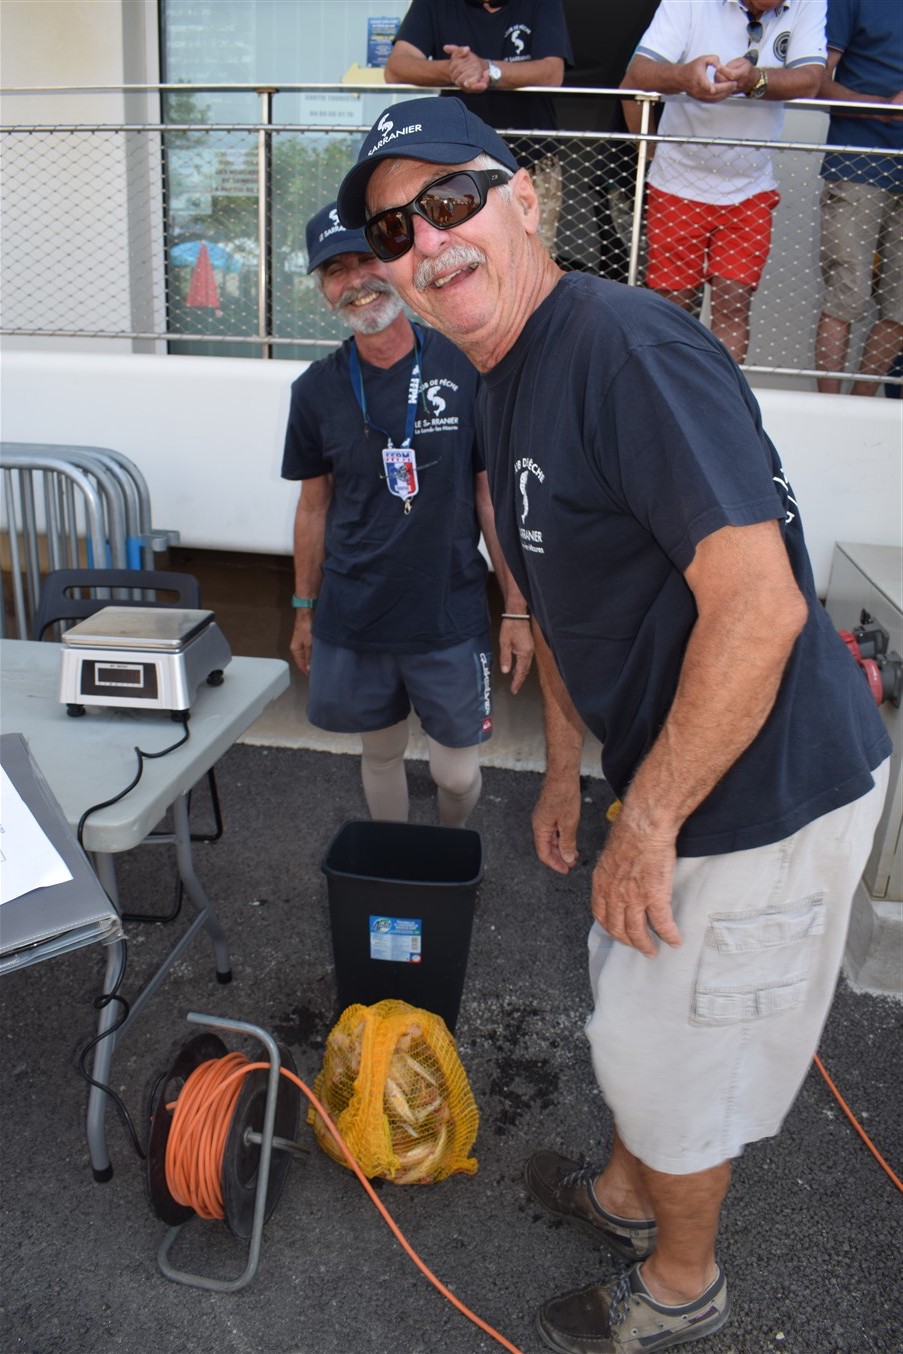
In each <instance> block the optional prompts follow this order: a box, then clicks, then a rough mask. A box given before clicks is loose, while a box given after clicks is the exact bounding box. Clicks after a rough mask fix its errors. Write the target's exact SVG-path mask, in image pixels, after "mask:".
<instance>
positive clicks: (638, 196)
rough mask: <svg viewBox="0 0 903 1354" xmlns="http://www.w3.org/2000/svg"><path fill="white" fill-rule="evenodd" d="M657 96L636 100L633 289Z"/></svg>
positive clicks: (630, 278) (629, 268) (629, 277)
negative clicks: (637, 133)
mask: <svg viewBox="0 0 903 1354" xmlns="http://www.w3.org/2000/svg"><path fill="white" fill-rule="evenodd" d="M658 98H659V96H658V95H657V94H642V95H640V96H639V98H638V99H637V103H638V104H639V105H640V140H639V141H638V142H637V157H636V182H635V184H634V197H633V223H632V225H631V228H630V262H629V263H628V265H627V285H628V287H635V286H636V284H637V274H638V273H639V270H640V235H641V233H642V225H643V184H644V182H645V179H646V163H647V161H648V158H649V155H648V147H649V142H648V141H646V139H645V138H646V137H647V136H648V135H649V124H650V123H651V121H652V105H653V104H654V103H658Z"/></svg>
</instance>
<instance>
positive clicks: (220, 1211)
mask: <svg viewBox="0 0 903 1354" xmlns="http://www.w3.org/2000/svg"><path fill="white" fill-rule="evenodd" d="M814 1061H815V1065H816V1067H817V1068H818V1070H819V1072H820V1073H821V1074H822V1076H823V1077H824V1079H825V1081H826V1082H827V1084H828V1086H829V1087H830V1089H831V1091H832V1093H833V1095H834V1096H835V1098H836V1099H837V1101H838V1103H839V1105H840V1107H841V1109H842V1110H843V1112H844V1114H845V1115H846V1116H847V1118H848V1119H849V1121H850V1123H851V1124H852V1125H853V1127H854V1128H855V1130H856V1132H857V1133H858V1134H859V1136H860V1137H861V1138H862V1140H863V1142H864V1143H865V1145H866V1147H868V1149H869V1151H870V1152H871V1153H872V1155H873V1156H874V1157H875V1158H876V1160H877V1161H878V1163H879V1164H880V1166H881V1167H882V1169H883V1170H884V1171H885V1172H886V1173H887V1175H888V1176H889V1177H890V1179H891V1180H892V1181H893V1183H894V1184H895V1185H896V1187H897V1189H898V1190H901V1191H903V1181H900V1179H899V1178H898V1177H897V1176H896V1175H895V1174H894V1172H893V1171H892V1170H891V1168H890V1166H889V1165H888V1164H887V1162H886V1161H885V1160H884V1158H883V1157H882V1156H881V1154H880V1152H879V1151H878V1150H877V1148H876V1147H875V1146H874V1144H873V1143H872V1141H871V1139H870V1138H869V1137H868V1135H867V1134H866V1132H865V1131H864V1129H862V1128H861V1126H860V1125H859V1123H858V1122H857V1120H856V1118H855V1116H854V1115H853V1112H852V1111H851V1110H850V1108H849V1106H848V1105H847V1103H846V1101H845V1100H844V1099H843V1096H842V1095H841V1094H840V1092H839V1091H838V1089H837V1087H836V1086H835V1084H834V1082H833V1081H832V1080H831V1078H830V1076H829V1075H828V1073H827V1071H826V1070H825V1066H824V1064H823V1062H822V1061H821V1059H820V1058H819V1057H818V1055H817V1054H816V1055H815V1059H814ZM269 1066H270V1065H269V1063H261V1062H258V1063H252V1062H249V1061H248V1059H247V1058H246V1057H245V1055H244V1054H243V1053H227V1054H226V1055H225V1056H224V1057H222V1058H219V1059H214V1060H213V1061H211V1062H206V1063H202V1064H201V1066H200V1067H198V1068H196V1069H195V1071H194V1072H192V1074H191V1076H190V1077H189V1078H188V1079H187V1081H186V1082H185V1084H184V1086H183V1087H182V1090H181V1092H180V1094H179V1097H178V1099H177V1100H176V1101H174V1102H173V1103H172V1104H169V1105H167V1109H169V1110H171V1111H172V1123H171V1125H170V1130H169V1137H168V1140H167V1144H166V1161H165V1168H166V1184H167V1187H168V1189H169V1192H170V1194H171V1195H172V1197H173V1198H174V1199H175V1200H176V1201H177V1202H178V1203H180V1204H183V1205H185V1206H187V1207H189V1208H193V1209H194V1211H195V1212H196V1213H197V1214H198V1215H199V1216H200V1217H202V1218H208V1219H222V1218H224V1217H225V1208H224V1204H223V1194H222V1162H223V1153H224V1151H225V1146H226V1138H227V1137H228V1134H229V1129H230V1126H231V1123H232V1115H233V1112H234V1109H235V1104H236V1101H237V1100H238V1097H239V1095H240V1094H241V1085H242V1081H243V1080H244V1078H245V1077H246V1076H247V1075H248V1073H249V1072H254V1071H257V1070H260V1071H269ZM281 1070H282V1075H283V1076H284V1077H287V1078H288V1080H289V1081H292V1082H294V1084H295V1085H296V1086H297V1087H298V1089H299V1090H300V1091H301V1092H302V1093H303V1094H304V1095H306V1096H307V1099H308V1100H309V1101H310V1103H311V1104H312V1105H313V1107H314V1109H315V1110H316V1111H317V1113H318V1114H319V1115H320V1117H321V1119H322V1120H323V1123H324V1124H325V1125H326V1127H327V1128H328V1129H329V1132H330V1133H331V1134H332V1136H333V1138H334V1139H335V1141H336V1143H337V1144H338V1146H339V1148H340V1150H341V1152H342V1154H343V1156H344V1157H345V1159H346V1161H347V1162H348V1165H349V1166H350V1167H351V1169H352V1170H353V1171H354V1173H355V1175H356V1176H357V1178H358V1180H359V1181H360V1182H361V1184H362V1185H363V1187H364V1189H365V1190H366V1191H367V1194H368V1195H369V1197H370V1200H371V1202H372V1203H373V1205H374V1206H375V1207H376V1208H377V1210H378V1211H379V1213H380V1214H381V1216H382V1218H383V1221H384V1222H385V1223H386V1226H387V1227H388V1228H389V1230H390V1231H391V1232H392V1235H393V1236H394V1237H395V1239H396V1240H397V1241H398V1243H399V1245H400V1246H401V1248H402V1250H404V1252H405V1254H406V1255H408V1256H409V1258H410V1259H411V1260H413V1262H414V1264H415V1265H416V1266H417V1268H418V1269H419V1270H420V1271H421V1273H422V1274H424V1275H425V1276H426V1278H427V1279H429V1281H430V1283H431V1284H433V1285H434V1286H435V1287H436V1288H437V1289H438V1290H439V1292H440V1293H441V1294H442V1296H443V1297H445V1298H447V1299H448V1301H449V1302H450V1303H451V1304H452V1305H453V1306H454V1307H457V1309H458V1311H459V1312H461V1313H462V1314H463V1315H464V1316H466V1317H467V1319H468V1320H469V1321H472V1322H473V1323H474V1325H476V1326H479V1328H480V1330H483V1331H485V1332H486V1334H487V1335H490V1336H491V1337H492V1339H493V1340H497V1341H498V1343H499V1344H500V1345H502V1346H503V1348H505V1349H507V1350H508V1351H509V1354H521V1351H520V1350H519V1349H518V1348H517V1346H516V1345H513V1344H511V1342H510V1341H509V1340H506V1339H505V1337H504V1336H503V1335H500V1334H499V1332H498V1331H497V1330H494V1329H493V1328H492V1326H490V1325H489V1324H488V1322H486V1321H483V1319H482V1318H481V1317H479V1316H477V1315H476V1313H475V1312H472V1311H471V1310H470V1308H469V1307H466V1306H465V1305H464V1303H463V1302H461V1301H460V1299H459V1298H456V1297H455V1295H454V1293H452V1292H450V1291H449V1289H448V1288H446V1287H445V1284H443V1283H442V1281H441V1280H440V1279H438V1278H437V1277H436V1275H435V1274H434V1273H433V1272H432V1270H431V1269H429V1267H428V1266H427V1265H426V1264H425V1263H424V1262H423V1260H421V1258H420V1256H419V1255H418V1254H417V1252H416V1251H415V1250H414V1248H413V1246H411V1245H410V1243H409V1242H408V1241H407V1239H406V1238H405V1236H404V1235H403V1233H402V1231H401V1229H400V1228H399V1226H398V1224H397V1223H396V1222H395V1220H394V1219H393V1218H392V1216H391V1214H390V1213H389V1211H388V1209H387V1208H386V1207H385V1205H384V1204H383V1203H382V1202H381V1200H380V1199H379V1198H378V1197H377V1195H376V1192H375V1191H374V1189H373V1187H372V1185H371V1184H370V1181H369V1180H368V1179H367V1177H366V1176H365V1175H364V1173H363V1171H362V1170H361V1168H360V1166H359V1165H358V1164H357V1162H356V1161H355V1159H354V1157H353V1156H352V1155H351V1152H350V1151H349V1150H348V1148H347V1147H346V1146H345V1143H344V1142H343V1140H342V1136H341V1134H340V1133H339V1131H338V1129H337V1128H336V1126H335V1124H334V1123H333V1122H332V1120H331V1119H330V1117H329V1115H328V1113H327V1112H326V1109H325V1108H324V1107H323V1105H321V1103H320V1101H319V1100H318V1099H317V1097H316V1096H315V1095H314V1093H313V1091H312V1090H311V1089H310V1088H309V1087H308V1086H306V1085H305V1084H304V1082H303V1081H302V1080H301V1079H300V1077H296V1076H295V1074H294V1073H293V1072H289V1071H288V1070H287V1069H286V1068H284V1067H283V1068H282V1069H281Z"/></svg>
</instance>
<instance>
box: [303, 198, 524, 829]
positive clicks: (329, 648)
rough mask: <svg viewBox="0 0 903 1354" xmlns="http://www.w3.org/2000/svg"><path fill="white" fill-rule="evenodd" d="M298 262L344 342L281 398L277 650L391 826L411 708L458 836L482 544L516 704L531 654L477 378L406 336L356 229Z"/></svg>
mask: <svg viewBox="0 0 903 1354" xmlns="http://www.w3.org/2000/svg"><path fill="white" fill-rule="evenodd" d="M307 251H308V272H311V273H314V274H315V275H316V277H317V280H318V282H319V285H320V288H321V290H322V293H323V298H324V300H325V302H326V304H327V306H328V307H329V309H330V310H332V311H334V312H335V313H336V314H337V315H338V316H340V317H341V319H343V320H344V321H345V322H346V323H347V324H348V326H349V328H350V329H351V330H352V334H351V337H349V338H347V339H346V340H345V342H344V343H343V344H342V346H341V347H340V348H339V349H338V350H337V351H336V352H334V353H332V354H330V355H329V356H328V357H325V358H322V359H321V360H320V361H318V362H314V363H313V364H312V365H311V366H310V367H308V368H307V370H306V371H305V372H304V373H303V374H302V375H301V376H299V377H298V379H297V380H296V381H295V383H294V385H293V386H292V400H291V410H290V413H289V420H288V429H287V432H286V439H285V452H284V456H283V462H282V474H283V477H284V478H285V479H289V480H300V481H301V482H302V488H301V495H300V498H299V501H298V508H297V511H296V514H295V533H294V554H295V594H294V596H293V598H292V604H293V607H294V610H295V624H294V632H293V635H292V640H291V652H292V656H293V658H294V660H295V662H296V663H297V665H298V667H299V668H300V669H301V671H302V672H303V673H305V674H306V675H308V677H309V679H310V684H309V704H308V716H309V718H310V721H311V723H312V724H314V725H316V726H317V727H319V728H323V729H328V730H331V731H332V732H336V733H358V734H360V736H361V746H362V762H361V771H362V778H363V785H364V795H365V798H366V800H367V807H368V808H369V810H370V815H371V817H373V818H375V819H385V820H389V821H400V822H403V821H405V820H406V819H407V816H408V787H407V777H406V774H405V768H404V753H405V748H406V746H407V743H408V714H409V711H410V709H411V706H413V707H414V709H415V711H416V712H417V715H418V716H419V718H420V721H421V724H422V726H423V729H424V733H425V734H426V739H427V746H428V750H429V764H430V774H431V775H432V778H433V780H434V782H435V783H436V786H437V788H438V801H439V816H440V819H441V821H442V822H443V823H444V824H445V825H446V826H449V827H462V826H463V825H464V822H465V821H466V819H467V817H468V814H469V813H470V812H471V810H472V809H473V807H474V805H475V804H476V802H477V798H478V796H479V793H480V784H481V776H480V765H479V759H478V753H479V745H480V744H481V743H482V742H484V741H485V740H486V739H487V738H489V737H490V736H491V732H492V700H491V686H490V672H491V667H492V645H491V641H490V637H489V611H488V606H487V600H486V573H487V571H486V565H485V562H484V560H483V557H482V555H481V554H480V550H479V536H480V530H481V529H482V531H483V534H484V539H485V541H486V546H487V549H488V551H489V554H490V557H491V559H492V562H493V565H494V567H495V569H496V571H497V578H498V582H499V586H500V588H501V592H502V603H503V612H504V617H503V620H502V626H501V633H500V636H499V647H500V659H501V668H502V672H504V673H508V672H511V673H512V680H511V689H512V691H514V692H516V691H517V690H519V688H520V686H521V685H522V683H523V681H524V678H525V677H526V675H527V672H528V671H529V668H530V664H531V661H532V652H533V643H532V637H531V632H530V624H529V618H528V616H527V611H526V606H525V603H524V599H523V596H522V595H521V593H520V592H519V591H518V589H517V587H516V586H515V584H514V582H513V580H512V578H511V575H510V573H509V572H508V569H507V567H506V565H505V562H504V559H503V557H502V554H501V550H500V549H499V546H498V540H497V537H496V534H495V526H494V523H493V517H492V505H491V503H490V500H489V491H488V487H487V477H486V471H485V469H484V468H483V464H482V461H481V459H480V457H479V453H478V449H477V446H476V442H475V435H474V413H473V406H474V399H475V395H476V390H477V384H478V376H477V372H476V370H475V369H474V367H472V366H471V364H470V362H469V361H468V360H467V359H466V358H465V357H464V356H463V355H462V354H461V353H460V352H459V351H458V350H457V349H456V348H454V347H453V346H452V344H450V343H449V342H448V340H447V339H445V338H443V337H442V335H441V334H437V333H435V332H433V331H431V330H424V329H423V328H422V327H421V326H419V325H417V326H412V324H411V322H410V320H409V319H408V318H407V316H406V315H405V314H404V311H403V307H402V302H401V300H400V298H399V297H398V295H397V294H396V292H395V290H394V289H393V287H392V285H391V283H390V282H389V280H388V279H387V276H386V270H385V266H384V265H383V264H382V263H381V262H379V260H378V259H376V258H375V257H374V256H373V254H372V253H371V251H370V249H369V247H368V245H367V241H366V240H365V239H364V235H363V233H362V232H361V231H360V230H355V231H348V230H345V229H343V227H342V225H341V224H340V222H339V218H338V215H337V213H336V210H335V205H334V204H330V205H329V206H326V207H324V208H323V209H322V210H321V211H320V212H318V213H317V214H316V216H314V217H312V219H311V220H310V221H309V222H308V224H307Z"/></svg>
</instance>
